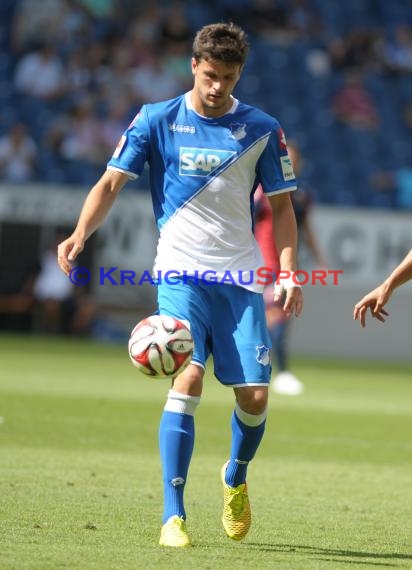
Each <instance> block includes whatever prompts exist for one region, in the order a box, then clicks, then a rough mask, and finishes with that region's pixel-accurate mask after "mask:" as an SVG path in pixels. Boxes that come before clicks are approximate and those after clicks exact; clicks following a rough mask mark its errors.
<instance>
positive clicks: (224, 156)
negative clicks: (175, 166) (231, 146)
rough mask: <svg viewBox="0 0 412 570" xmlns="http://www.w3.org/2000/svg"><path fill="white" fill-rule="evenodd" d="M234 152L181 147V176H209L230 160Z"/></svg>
mask: <svg viewBox="0 0 412 570" xmlns="http://www.w3.org/2000/svg"><path fill="white" fill-rule="evenodd" d="M235 154H236V152H235V151H232V150H215V149H208V148H190V147H180V161H179V174H180V175H181V176H209V174H210V173H211V172H213V171H214V170H216V168H218V167H219V166H221V165H222V164H223V163H224V162H226V161H227V160H228V159H229V158H231V157H232V156H233V155H235Z"/></svg>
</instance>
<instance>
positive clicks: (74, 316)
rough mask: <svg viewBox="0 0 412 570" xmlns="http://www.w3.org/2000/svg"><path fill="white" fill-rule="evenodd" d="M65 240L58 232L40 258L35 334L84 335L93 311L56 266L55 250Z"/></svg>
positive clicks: (80, 289)
mask: <svg viewBox="0 0 412 570" xmlns="http://www.w3.org/2000/svg"><path fill="white" fill-rule="evenodd" d="M64 237H66V236H65V235H63V234H61V233H57V234H56V238H55V242H54V243H53V245H52V246H51V247H50V248H49V249H47V250H46V251H45V252H44V253H43V255H42V256H41V262H40V271H39V273H38V275H37V277H36V279H35V282H34V286H33V296H34V299H35V303H36V319H35V327H36V330H37V332H45V333H53V334H75V335H87V334H89V332H90V328H91V324H92V320H93V316H94V312H95V309H94V305H93V303H92V301H91V300H90V299H89V298H88V297H87V296H86V295H85V294H84V291H83V288H82V287H80V286H79V287H76V286H75V285H73V283H72V282H71V281H70V279H69V278H68V277H67V275H64V274H63V273H62V272H61V270H60V268H59V266H58V263H57V258H56V248H57V245H58V243H59V242H60V241H61V240H62V239H63V238H64Z"/></svg>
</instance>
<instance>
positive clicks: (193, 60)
mask: <svg viewBox="0 0 412 570" xmlns="http://www.w3.org/2000/svg"><path fill="white" fill-rule="evenodd" d="M198 65H199V62H198V61H197V59H196V58H195V57H192V73H193V75H194V74H195V72H196V69H197V67H198Z"/></svg>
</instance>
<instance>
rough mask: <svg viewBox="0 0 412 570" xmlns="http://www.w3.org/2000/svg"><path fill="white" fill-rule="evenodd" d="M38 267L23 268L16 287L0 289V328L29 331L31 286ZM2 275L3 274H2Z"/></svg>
mask: <svg viewBox="0 0 412 570" xmlns="http://www.w3.org/2000/svg"><path fill="white" fill-rule="evenodd" d="M38 271H39V267H38V266H37V265H34V266H33V267H30V268H28V269H27V270H24V272H23V273H24V274H22V276H21V279H20V280H19V281H20V284H19V286H18V287H14V288H13V289H10V288H9V287H6V289H4V283H3V282H2V287H1V289H0V329H1V330H13V331H25V332H29V331H30V330H31V329H32V326H33V308H34V295H33V287H34V283H35V280H36V276H37V274H38ZM3 277H4V275H3ZM2 281H4V280H2Z"/></svg>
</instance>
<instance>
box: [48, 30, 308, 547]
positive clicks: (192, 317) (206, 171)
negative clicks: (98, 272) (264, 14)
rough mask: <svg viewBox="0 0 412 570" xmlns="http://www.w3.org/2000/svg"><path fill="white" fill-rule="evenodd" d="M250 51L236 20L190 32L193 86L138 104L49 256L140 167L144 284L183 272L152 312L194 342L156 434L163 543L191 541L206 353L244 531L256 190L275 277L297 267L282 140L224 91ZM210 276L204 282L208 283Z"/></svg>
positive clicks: (259, 433) (251, 438)
mask: <svg viewBox="0 0 412 570" xmlns="http://www.w3.org/2000/svg"><path fill="white" fill-rule="evenodd" d="M247 52H248V42H247V38H246V35H245V33H244V31H243V30H242V29H241V28H239V27H238V26H236V25H235V24H233V23H228V24H226V23H219V24H211V25H208V26H205V27H204V28H202V29H201V30H200V31H199V32H198V33H197V34H196V37H195V39H194V43H193V55H192V59H191V67H192V73H193V77H194V84H193V88H192V90H191V91H190V92H187V93H185V94H183V95H181V96H179V97H176V98H175V99H172V100H168V101H164V102H160V103H154V104H147V105H144V106H143V107H142V108H141V110H140V113H138V115H137V116H136V117H135V119H134V121H133V122H132V124H131V125H130V126H129V128H128V129H127V130H126V131H125V133H124V134H123V136H122V137H121V139H120V141H119V144H118V146H117V148H116V150H115V152H114V154H113V157H112V158H111V160H110V161H109V163H108V167H107V171H106V172H105V173H104V174H103V176H102V178H101V179H100V180H99V181H98V182H97V184H96V185H95V186H94V187H93V188H92V189H91V191H90V193H89V195H88V197H87V198H86V201H85V204H84V205H83V208H82V211H81V213H80V217H79V220H78V223H77V226H76V228H75V230H74V232H73V234H72V235H71V236H70V237H69V238H68V239H66V240H65V241H63V242H62V243H61V244H60V245H59V247H58V260H59V263H60V266H61V268H62V269H63V270H64V271H65V272H66V273H69V272H70V270H71V262H72V261H73V260H74V259H75V258H76V256H77V255H78V253H79V252H80V251H81V250H82V249H83V247H84V243H85V240H86V239H87V238H88V237H89V236H90V235H91V233H92V232H94V231H95V230H96V229H97V228H98V226H99V225H100V224H101V223H102V222H103V220H104V218H105V216H106V214H107V213H108V211H109V209H110V207H111V206H112V204H113V202H114V200H115V198H116V195H117V194H118V192H119V191H120V190H121V188H122V187H123V186H124V184H125V183H126V181H127V180H128V179H130V178H132V179H133V178H137V177H138V176H139V175H140V174H141V173H142V170H143V167H144V164H145V163H146V162H148V164H149V167H150V186H151V193H152V199H153V207H154V213H155V218H156V221H157V225H158V228H159V230H160V236H159V241H158V246H157V255H156V259H155V263H154V274H155V275H157V276H158V275H159V272H161V273H162V274H164V273H165V272H166V271H168V270H174V271H178V272H180V275H181V278H180V279H178V280H177V283H175V284H170V283H167V282H166V280H159V284H158V288H157V295H158V311H159V313H160V314H165V315H171V316H173V317H176V318H178V319H181V320H186V321H188V322H189V323H190V327H191V331H192V334H193V337H194V343H195V350H194V355H193V360H192V362H191V363H190V364H189V366H188V367H187V368H186V369H185V370H184V372H182V373H181V374H179V375H178V376H177V377H176V378H175V379H174V381H173V384H172V389H171V390H170V391H169V393H168V398H167V401H166V405H165V408H164V412H163V415H162V418H161V422H160V429H159V444H160V455H161V462H162V470H163V486H164V513H163V526H162V529H161V535H160V541H159V543H160V545H162V546H166V547H185V546H189V545H190V544H191V540H190V538H189V534H188V531H187V527H186V511H185V507H184V489H185V484H186V481H187V476H188V470H189V464H190V460H191V456H192V451H193V445H194V437H195V433H194V415H195V411H196V408H197V406H198V405H199V403H200V399H201V394H202V383H203V376H204V372H205V364H206V360H207V358H208V356H209V354H213V360H214V372H215V376H216V377H217V379H218V380H219V382H220V383H221V384H222V385H224V386H229V387H232V388H233V390H234V395H235V409H234V411H233V414H232V419H231V433H232V442H231V449H230V455H229V460H228V461H227V462H226V463H225V464H224V465H223V467H222V469H221V478H222V484H223V494H224V509H223V518H222V522H223V527H224V530H225V531H226V534H227V535H228V536H229V537H230V538H232V539H233V540H241V539H243V538H244V537H245V536H246V534H247V532H248V530H249V527H250V523H251V512H250V503H249V499H248V490H247V485H246V474H247V468H248V464H249V462H250V461H251V460H252V459H253V457H254V456H255V453H256V451H257V449H258V447H259V444H260V442H261V440H262V437H263V433H264V430H265V421H266V416H267V405H268V384H269V380H270V372H271V366H270V356H269V353H270V338H269V335H268V332H267V327H266V322H265V313H264V303H263V296H262V291H263V285H264V283H265V281H266V278H267V276H263V277H262V276H261V275H259V274H258V273H257V270H258V268H260V267H262V264H263V259H262V256H261V253H260V250H259V247H258V245H257V243H256V240H255V238H254V236H253V231H252V227H253V222H252V218H253V216H252V206H253V192H254V190H255V189H256V187H257V185H258V184H259V183H260V184H261V185H262V187H263V190H264V192H265V193H266V194H267V195H268V196H269V199H270V202H271V205H272V208H273V219H274V227H275V228H276V230H277V233H276V238H277V246H278V249H279V252H280V264H281V267H282V269H284V270H287V271H290V272H294V271H296V247H297V231H296V221H295V215H294V211H293V208H292V204H291V200H290V196H289V192H290V191H292V190H295V188H296V183H295V177H294V174H293V170H292V168H291V165H290V160H289V157H288V154H287V150H286V148H285V147H284V145H283V139H282V131H281V129H280V126H279V123H278V122H277V120H276V119H274V118H273V117H271V116H269V115H267V114H265V113H264V112H262V111H260V110H258V109H256V108H254V107H251V106H249V105H246V104H243V103H241V102H240V101H239V100H237V99H236V98H235V97H234V96H233V95H232V91H233V89H234V87H235V85H236V83H237V82H238V80H239V79H240V76H241V72H242V69H243V66H244V64H245V60H246V57H247ZM210 272H213V280H212V281H211V282H210V281H207V277H205V276H206V275H210ZM199 275H201V276H202V278H201V279H197V277H198V276H199ZM203 277H204V278H203ZM216 281H217V282H216ZM302 303H303V299H302V292H301V289H300V287H299V286H296V285H295V284H294V283H290V282H289V283H287V284H286V298H285V302H284V310H285V311H286V313H288V314H292V313H293V314H296V315H298V314H299V313H300V312H301V310H302ZM212 421H213V420H212Z"/></svg>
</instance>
